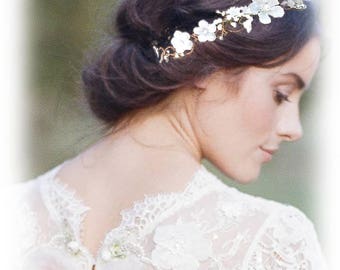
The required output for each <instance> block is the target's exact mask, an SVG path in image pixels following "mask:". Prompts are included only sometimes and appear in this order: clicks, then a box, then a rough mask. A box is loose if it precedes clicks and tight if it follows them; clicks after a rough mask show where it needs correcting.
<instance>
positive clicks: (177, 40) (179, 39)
mask: <svg viewBox="0 0 340 270" xmlns="http://www.w3.org/2000/svg"><path fill="white" fill-rule="evenodd" d="M171 44H172V46H174V48H175V50H176V52H177V53H178V54H182V53H184V52H185V51H190V50H191V49H192V47H193V46H194V43H193V42H192V41H191V40H190V34H189V33H188V32H181V31H178V30H176V31H175V33H174V37H173V38H172V39H171Z"/></svg>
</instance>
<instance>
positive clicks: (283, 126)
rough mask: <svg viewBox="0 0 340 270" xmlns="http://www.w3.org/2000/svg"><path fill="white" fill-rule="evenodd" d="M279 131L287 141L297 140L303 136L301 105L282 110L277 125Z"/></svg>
mask: <svg viewBox="0 0 340 270" xmlns="http://www.w3.org/2000/svg"><path fill="white" fill-rule="evenodd" d="M277 133H278V135H279V136H280V137H281V138H283V140H285V141H289V142H292V141H297V140H299V139H301V137H302V136H303V128H302V125H301V121H300V113H299V107H298V106H295V107H294V108H292V107H291V108H290V109H289V110H286V111H284V112H282V114H281V115H280V117H279V121H278V125H277Z"/></svg>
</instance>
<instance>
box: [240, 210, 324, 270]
mask: <svg viewBox="0 0 340 270" xmlns="http://www.w3.org/2000/svg"><path fill="white" fill-rule="evenodd" d="M278 212H279V213H275V214H272V215H270V216H269V217H268V219H267V220H266V222H265V223H264V224H263V226H262V227H261V229H260V230H259V231H258V233H257V235H256V236H255V239H254V241H253V243H252V245H251V246H250V248H249V250H248V253H247V255H246V258H245V260H244V264H245V265H246V266H247V267H246V268H242V269H257V270H260V269H282V270H292V269H304V270H307V269H308V270H325V269H327V267H326V263H325V260H324V256H323V254H322V251H321V248H320V245H319V241H318V237H317V234H316V232H315V229H314V225H313V224H312V222H311V221H310V220H309V219H308V218H307V217H306V216H305V214H304V213H302V212H301V211H300V210H298V209H297V208H295V207H292V206H284V208H283V210H279V211H278Z"/></svg>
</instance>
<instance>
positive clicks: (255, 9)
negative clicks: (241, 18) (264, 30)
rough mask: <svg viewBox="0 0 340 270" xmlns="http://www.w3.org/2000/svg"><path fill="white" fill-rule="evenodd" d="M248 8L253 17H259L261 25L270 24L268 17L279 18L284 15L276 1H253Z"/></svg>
mask: <svg viewBox="0 0 340 270" xmlns="http://www.w3.org/2000/svg"><path fill="white" fill-rule="evenodd" d="M248 7H249V10H250V11H251V12H252V13H253V14H254V15H258V16H259V19H260V22H261V23H263V24H269V23H271V18H270V16H272V17H274V18H280V17H283V15H284V14H285V11H284V9H283V8H282V7H281V6H280V2H279V1H278V0H253V2H252V3H251V4H250V5H249V6H248Z"/></svg>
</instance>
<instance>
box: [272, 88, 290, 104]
mask: <svg viewBox="0 0 340 270" xmlns="http://www.w3.org/2000/svg"><path fill="white" fill-rule="evenodd" d="M275 92H276V94H275V101H276V102H277V103H278V104H281V103H282V102H283V101H287V102H291V101H290V100H289V99H288V96H287V95H284V94H282V93H281V92H280V91H278V90H275Z"/></svg>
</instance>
